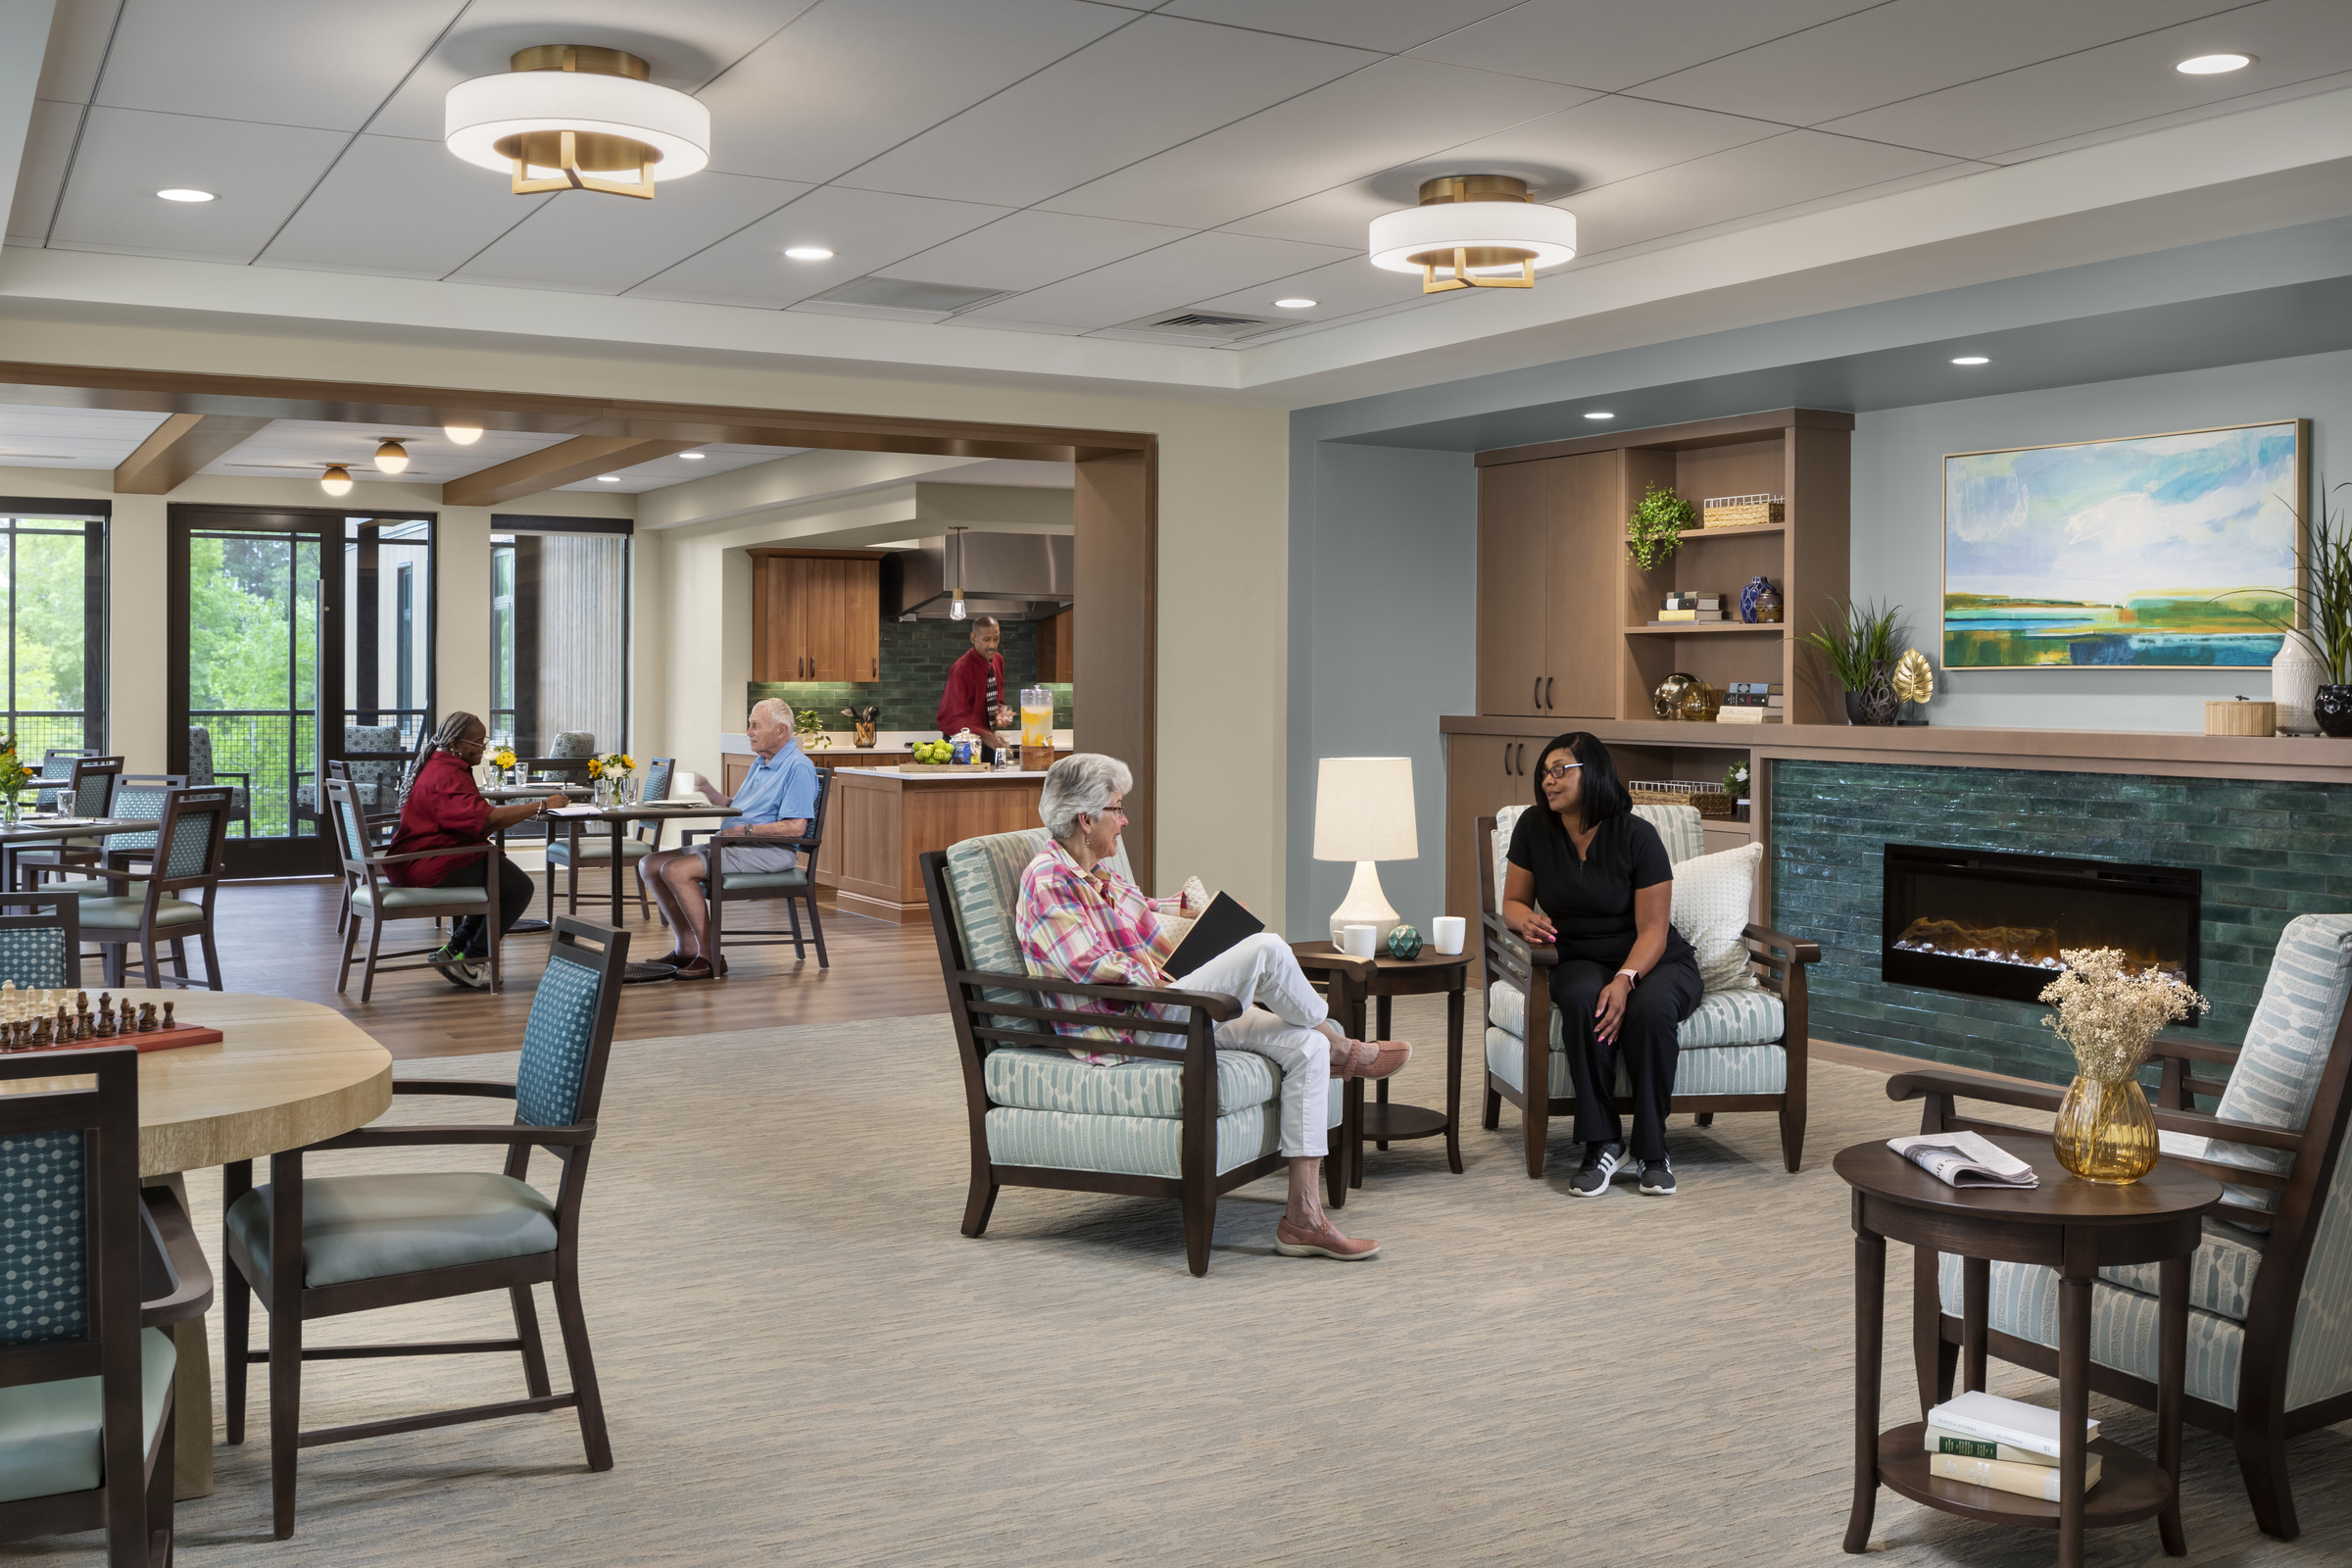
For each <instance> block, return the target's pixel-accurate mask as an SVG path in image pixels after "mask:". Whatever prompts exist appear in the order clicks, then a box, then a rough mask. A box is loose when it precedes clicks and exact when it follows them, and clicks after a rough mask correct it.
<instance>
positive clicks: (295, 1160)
mask: <svg viewBox="0 0 2352 1568" xmlns="http://www.w3.org/2000/svg"><path fill="white" fill-rule="evenodd" d="M553 925H554V932H553V935H552V936H551V938H550V941H549V949H548V959H547V961H548V964H549V966H550V967H551V968H552V967H553V966H555V965H557V964H561V963H576V964H580V965H583V966H585V967H588V968H592V969H594V970H595V971H596V973H597V1007H596V1021H595V1024H594V1031H595V1032H594V1034H593V1036H592V1037H591V1044H590V1047H589V1051H588V1056H587V1062H586V1065H585V1068H584V1070H583V1071H582V1073H581V1076H580V1089H579V1100H578V1107H579V1108H578V1112H577V1115H576V1119H575V1120H574V1121H573V1122H572V1123H571V1125H569V1126H565V1127H541V1126H536V1125H533V1124H531V1123H527V1122H521V1121H517V1122H514V1123H511V1124H509V1125H506V1126H497V1125H482V1124H478V1123H476V1124H471V1125H465V1124H461V1125H455V1126H430V1127H362V1128H360V1129H358V1130H357V1131H356V1132H348V1133H345V1134H343V1135H342V1136H341V1137H339V1138H329V1139H326V1140H325V1141H323V1142H321V1143H317V1144H313V1145H311V1146H310V1147H309V1148H307V1149H295V1150H289V1151H287V1152H284V1153H279V1154H272V1155H270V1197H271V1203H270V1263H271V1268H270V1271H269V1273H268V1275H267V1277H266V1278H265V1277H264V1272H263V1271H262V1270H261V1269H259V1268H257V1267H256V1266H255V1264H254V1260H253V1258H252V1256H251V1255H250V1254H249V1253H248V1252H247V1251H246V1250H245V1245H244V1243H243V1242H241V1241H239V1240H238V1238H237V1235H236V1232H235V1231H234V1229H233V1228H229V1227H227V1226H225V1225H224V1226H223V1241H222V1249H223V1253H224V1255H225V1256H226V1257H227V1258H228V1260H229V1264H230V1267H229V1279H228V1287H229V1288H228V1299H227V1302H226V1303H225V1310H224V1312H223V1313H222V1319H221V1328H222V1332H223V1336H224V1339H225V1347H224V1354H223V1357H222V1359H223V1360H224V1361H225V1362H226V1366H225V1368H224V1369H223V1370H224V1372H225V1374H226V1377H225V1381H226V1384H227V1406H228V1409H227V1416H228V1441H229V1442H230V1443H232V1444H241V1443H243V1442H244V1441H245V1395H246V1382H247V1374H246V1369H247V1368H248V1367H249V1366H251V1365H252V1364H254V1363H255V1362H266V1363H267V1364H268V1365H269V1368H270V1506H271V1517H272V1524H273V1527H274V1529H275V1531H276V1534H277V1539H278V1540H280V1541H283V1540H285V1539H287V1538H288V1537H289V1536H291V1535H293V1534H294V1492H295V1459H296V1456H297V1455H298V1453H299V1452H300V1450H302V1449H304V1448H316V1447H321V1446H325V1445H327V1444H330V1443H355V1442H358V1441H359V1440H361V1439H363V1438H381V1437H390V1436H393V1435H394V1434H397V1433H402V1432H421V1431H424V1430H425V1429H427V1428H430V1427H447V1426H459V1425H463V1424H466V1423H468V1422H474V1421H495V1420H498V1419H500V1418H502V1417H505V1416H511V1415H536V1414H539V1413H541V1412H543V1411H548V1410H577V1411H578V1412H579V1419H580V1441H581V1445H582V1446H583V1447H584V1448H585V1449H586V1451H587V1456H588V1468H589V1469H591V1470H610V1469H612V1468H613V1443H612V1438H611V1435H610V1433H609V1432H608V1430H607V1428H606V1424H605V1405H604V1397H603V1395H602V1393H601V1390H600V1388H599V1385H598V1383H597V1378H596V1360H595V1357H594V1355H593V1354H592V1352H591V1351H590V1348H589V1345H588V1319H587V1315H586V1313H585V1311H584V1310H583V1308H582V1306H581V1303H580V1204H581V1201H582V1200H583V1198H584V1197H585V1195H586V1192H587V1186H588V1155H589V1152H591V1150H592V1149H593V1148H594V1146H595V1143H596V1127H597V1122H596V1117H597V1111H598V1110H599V1108H600V1106H601V1102H602V1101H603V1099H604V1092H605V1069H606V1066H607V1063H608V1061H609V1060H610V1058H611V1056H612V1046H613V1019H614V1018H615V1017H616V1016H617V1015H618V1013H619V1010H620V977H621V973H622V971H623V970H624V969H625V968H626V967H627V966H628V956H629V937H628V933H627V932H625V931H619V930H616V929H614V928H613V927H611V926H603V925H595V924H591V923H590V922H588V921H585V920H575V919H572V918H571V917H570V916H568V915H558V916H556V917H555V919H554V921H553ZM591 943H593V944H595V946H596V951H595V952H594V953H593V954H591V953H590V952H588V951H587V944H591ZM392 1092H393V1093H394V1094H395V1095H464V1096H470V1097H474V1098H477V1099H484V1100H507V1101H512V1100H514V1099H515V1086H514V1085H513V1084H500V1083H482V1082H478V1081H475V1080H472V1079H464V1078H402V1079H396V1080H394V1082H393V1085H392ZM445 1146H465V1147H471V1148H483V1147H489V1148H501V1147H503V1148H504V1149H505V1150H506V1151H507V1161H506V1165H505V1171H506V1174H507V1175H509V1176H511V1177H513V1178H514V1179H515V1180H516V1181H522V1180H525V1179H526V1178H527V1177H528V1175H529V1173H530V1163H531V1152H532V1151H533V1150H534V1149H544V1150H546V1151H547V1152H549V1153H550V1154H553V1155H554V1156H555V1158H556V1162H557V1164H558V1165H560V1166H561V1167H562V1171H563V1174H562V1177H561V1179H560V1183H559V1185H558V1187H557V1189H556V1201H555V1206H556V1249H555V1250H554V1251H552V1252H532V1253H528V1254H525V1255H524V1256H521V1257H508V1258H499V1259H497V1260H495V1261H492V1262H487V1263H466V1264H460V1265H458V1266H456V1267H451V1268H435V1269H418V1270H415V1271H413V1272H411V1273H406V1274H386V1275H379V1276H377V1277H375V1278H372V1279H364V1280H352V1281H350V1282H348V1283H345V1284H340V1285H324V1286H317V1287H313V1286H309V1285H306V1284H305V1283H304V1280H303V1274H304V1266H303V1256H304V1254H303V1244H302V1179H303V1164H304V1160H305V1157H306V1156H308V1155H311V1154H322V1153H329V1152H341V1151H344V1150H351V1149H418V1148H438V1147H445ZM252 1190H253V1161H251V1160H249V1159H247V1160H238V1161H236V1162H234V1163H232V1164H230V1165H228V1166H227V1167H225V1169H224V1172H223V1180H222V1194H221V1208H222V1211H223V1212H224V1213H225V1212H226V1210H227V1209H228V1208H229V1207H231V1206H233V1205H234V1204H235V1203H236V1201H237V1200H238V1199H240V1198H242V1197H244V1196H245V1195H246V1194H247V1193H248V1192H251V1191H252ZM289 1260H291V1261H289ZM534 1285H549V1286H553V1287H554V1290H555V1297H556V1321H557V1324H558V1326H559V1327H560V1328H561V1329H562V1331H563V1335H564V1361H565V1363H566V1365H567V1366H568V1367H569V1369H570V1372H571V1392H570V1393H569V1394H557V1393H555V1392H554V1390H553V1388H552V1386H551V1385H550V1384H549V1382H548V1376H547V1350H546V1347H545V1344H544V1343H543V1341H542V1340H541V1338H540V1333H539V1309H538V1307H537V1305H536V1304H535V1303H534V1302H533V1301H532V1299H531V1287H532V1286H534ZM501 1290H503V1291H505V1292H506V1293H507V1299H508V1303H509V1306H510V1308H511V1309H512V1311H513V1313H514V1317H515V1337H514V1338H513V1339H508V1340H447V1341H439V1342H433V1343H428V1344H421V1345H418V1344H403V1345H367V1346H331V1347H330V1346H313V1347H307V1348H306V1347H305V1346H304V1344H303V1334H302V1326H303V1325H304V1324H305V1323H307V1322H309V1321H311V1320H312V1319H314V1318H322V1317H339V1316H341V1315H342V1314H344V1313H347V1312H372V1311H375V1310H378V1309H379V1308H382V1307H388V1306H406V1305H408V1304H410V1303H412V1302H416V1301H434V1300H440V1299H444V1298H446V1297H452V1296H472V1295H476V1294H478V1293H480V1292H484V1291H501ZM265 1291H266V1292H267V1294H268V1304H269V1310H270V1346H269V1348H268V1349H266V1350H255V1349H251V1348H249V1343H250V1339H251V1334H252V1320H253V1297H254V1295H255V1294H256V1293H259V1292H265ZM502 1353H504V1354H515V1355H519V1356H521V1358H522V1377H523V1387H524V1397H522V1398H519V1399H503V1400H499V1401H497V1402H495V1403H491V1404H476V1405H467V1406H465V1407H463V1408H460V1409H455V1410H439V1411H434V1412H432V1413H430V1414H426V1415H411V1416H395V1417H392V1418H390V1419H387V1420H381V1421H362V1422H357V1423H354V1424H352V1425H350V1426H340V1427H324V1428H320V1429H318V1430H315V1431H311V1432H305V1431H303V1430H302V1363H303V1362H305V1361H348V1360H363V1359H368V1358H371V1357H375V1356H411V1355H493V1354H502Z"/></svg>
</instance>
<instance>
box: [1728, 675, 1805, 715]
mask: <svg viewBox="0 0 2352 1568" xmlns="http://www.w3.org/2000/svg"><path fill="white" fill-rule="evenodd" d="M1788 706H1789V699H1788V698H1786V697H1784V696H1783V695H1782V694H1781V683H1780V682H1779V681H1777V680H1774V681H1762V680H1736V681H1734V682H1732V683H1731V684H1730V685H1729V686H1727V687H1725V688H1724V691H1723V707H1722V708H1721V709H1719V710H1718V711H1716V714H1715V722H1716V723H1718V724H1778V723H1781V722H1783V720H1784V719H1786V717H1787V716H1788V715H1787V713H1786V711H1785V710H1786V709H1787V708H1788Z"/></svg>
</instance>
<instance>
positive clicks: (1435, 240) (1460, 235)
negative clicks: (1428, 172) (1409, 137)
mask: <svg viewBox="0 0 2352 1568" xmlns="http://www.w3.org/2000/svg"><path fill="white" fill-rule="evenodd" d="M1575 258H1576V215H1575V214H1574V213H1571V212H1568V211H1566V210H1564V209H1562V208H1558V207H1545V206H1544V205H1542V204H1541V203H1538V202H1534V201H1531V200H1530V199H1529V197H1528V194H1527V181H1526V180H1524V179H1517V178H1514V177H1512V176H1511V175H1509V174H1447V175H1446V176H1444V177H1443V178H1439V179H1432V180H1425V181H1423V182H1422V185H1421V205H1420V206H1418V207H1408V208H1406V209H1404V211H1402V212H1398V213H1385V214H1383V215H1382V216H1380V217H1378V218H1375V219H1374V220H1372V265H1373V266H1374V267H1378V268H1383V269H1386V270H1389V271H1392V272H1419V273H1420V274H1421V292H1422V293H1424V294H1444V293H1446V292H1448V291H1450V290H1453V289H1457V288H1534V287H1535V286H1536V270H1537V269H1538V268H1540V267H1560V266H1564V265H1566V264H1567V263H1568V262H1571V261H1573V260H1575Z"/></svg>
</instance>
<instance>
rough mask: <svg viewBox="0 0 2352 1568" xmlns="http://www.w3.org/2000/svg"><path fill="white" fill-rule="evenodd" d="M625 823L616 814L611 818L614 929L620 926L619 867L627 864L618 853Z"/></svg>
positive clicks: (623, 857) (611, 879) (611, 878)
mask: <svg viewBox="0 0 2352 1568" xmlns="http://www.w3.org/2000/svg"><path fill="white" fill-rule="evenodd" d="M627 825H628V824H627V823H625V822H623V821H621V819H620V818H619V817H617V816H616V817H614V818H613V860H612V865H613V875H612V876H611V877H610V878H609V880H610V881H611V882H612V884H613V928H614V929H615V930H617V929H618V928H619V926H620V872H621V867H623V866H625V865H626V864H628V858H627V857H625V856H623V855H622V854H621V853H620V840H621V829H622V828H624V827H626V826H627Z"/></svg>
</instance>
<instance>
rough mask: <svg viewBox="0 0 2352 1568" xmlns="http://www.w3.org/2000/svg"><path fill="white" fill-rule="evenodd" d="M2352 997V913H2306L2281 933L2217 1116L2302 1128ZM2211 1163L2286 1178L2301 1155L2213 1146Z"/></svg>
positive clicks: (2256, 1198) (2258, 1198)
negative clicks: (2286, 1172) (2277, 1172)
mask: <svg viewBox="0 0 2352 1568" xmlns="http://www.w3.org/2000/svg"><path fill="white" fill-rule="evenodd" d="M2348 995H2352V914H2302V915H2297V916H2296V917H2295V918H2294V919H2292V920H2289V921H2288V922H2287V924H2286V929H2285V930H2284V931H2282V932H2280V933H2279V934H2278V948H2277V949H2276V950H2275V951H2274V952H2273V953H2272V955H2271V972H2270V974H2269V976H2268V977H2267V978H2266V979H2265V980H2264V981H2263V984H2262V1000H2261V1001H2260V1002H2259V1003H2257V1004H2255V1007H2254V1017H2253V1021H2252V1022H2250V1023H2248V1024H2247V1025H2246V1037H2245V1044H2244V1045H2243V1046H2242V1047H2240V1049H2239V1051H2238V1056H2237V1061H2236V1063H2235V1064H2234V1065H2233V1066H2231V1067H2230V1069H2229V1083H2228V1085H2227V1086H2226V1087H2225V1088H2224V1090H2223V1091H2222V1099H2221V1103H2220V1104H2218V1105H2216V1106H2215V1107H2214V1114H2215V1115H2217V1116H2223V1117H2227V1118H2229V1120H2231V1121H2251V1122H2259V1123H2261V1124H2262V1125H2263V1126H2266V1127H2282V1128H2286V1129H2289V1130H2296V1129H2300V1128H2301V1127H2303V1126H2304V1124H2305V1122H2306V1121H2307V1120H2308V1118H2309V1117H2310V1115H2311V1103H2312V1096H2313V1095H2314V1093H2315V1092H2316V1091H2317V1090H2318V1089H2319V1086H2320V1078H2321V1075H2322V1074H2323V1073H2324V1072H2325V1071H2326V1070H2327V1056H2328V1050H2329V1048H2330V1047H2331V1046H2332V1045H2333V1044H2334V1042H2335V1032H2336V1026H2337V1025H2338V1024H2339V1023H2340V1022H2341V1021H2342V1020H2343V1015H2344V1005H2345V1001H2346V998H2347V996H2348ZM2205 1157H2206V1158H2207V1159H2210V1160H2213V1161H2214V1162H2215V1163H2217V1164H2223V1165H2236V1166H2239V1167H2241V1168H2244V1169H2247V1170H2267V1171H2279V1172H2283V1171H2285V1170H2286V1169H2288V1168H2289V1167H2290V1166H2292V1165H2293V1164H2294V1161H2295V1156H2294V1155H2293V1154H2292V1153H2291V1152H2288V1151H2286V1150H2283V1149H2256V1148H2252V1147H2250V1146H2248V1145H2245V1144H2231V1143H2225V1142H2224V1141H2222V1140H2221V1139H2218V1138H2214V1139H2208V1140H2206V1148H2205ZM2229 1196H2230V1197H2231V1198H2232V1199H2235V1200H2238V1201H2243V1202H2248V1203H2252V1204H2254V1205H2255V1206H2257V1207H2260V1208H2270V1209H2275V1208H2277V1207H2278V1198H2279V1195H2278V1193H2277V1192H2276V1191H2272V1190H2268V1189H2261V1188H2252V1187H2237V1186H2231V1187H2229Z"/></svg>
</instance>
